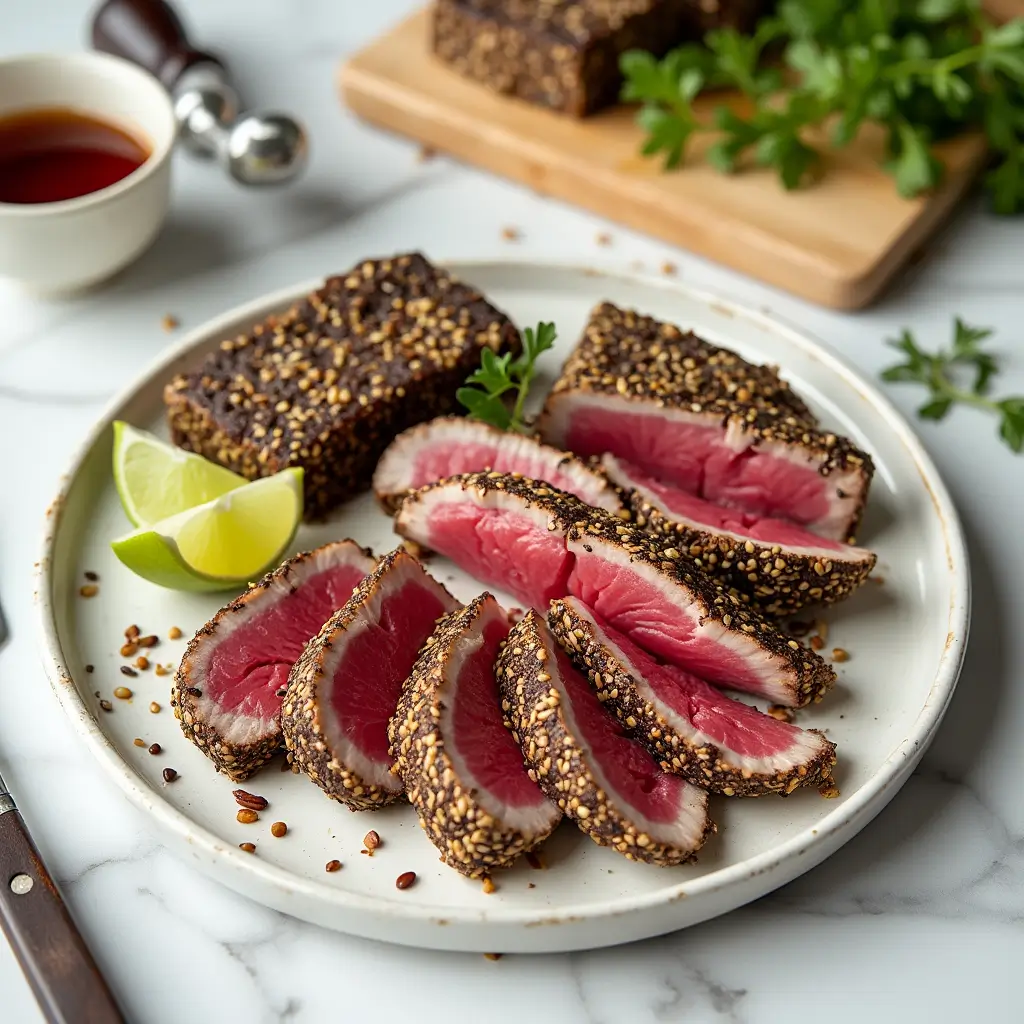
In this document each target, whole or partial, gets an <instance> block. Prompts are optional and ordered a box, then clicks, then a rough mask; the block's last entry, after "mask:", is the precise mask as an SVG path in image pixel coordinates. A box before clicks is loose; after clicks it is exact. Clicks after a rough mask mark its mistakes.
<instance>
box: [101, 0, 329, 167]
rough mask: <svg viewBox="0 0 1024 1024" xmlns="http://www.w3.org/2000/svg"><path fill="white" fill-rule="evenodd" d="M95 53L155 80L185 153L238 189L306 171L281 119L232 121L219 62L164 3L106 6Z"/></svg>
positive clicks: (109, 2) (290, 124) (293, 125)
mask: <svg viewBox="0 0 1024 1024" xmlns="http://www.w3.org/2000/svg"><path fill="white" fill-rule="evenodd" d="M92 44H93V46H94V47H95V48H96V49H97V50H102V51H103V52H105V53H111V54H114V55H115V56H117V57H124V58H125V59H126V60H130V61H132V62H133V63H135V64H138V65H140V66H141V67H143V68H145V69H146V70H147V71H149V72H150V73H151V74H153V75H155V76H156V77H157V78H159V79H160V81H161V82H163V84H164V85H165V86H166V87H167V89H168V90H169V91H170V93H171V97H172V99H173V101H174V111H175V114H176V115H177V118H178V124H179V126H180V139H181V142H182V143H183V144H184V146H185V147H186V148H187V149H188V150H189V151H190V152H192V153H195V154H197V155H198V156H203V157H206V158H211V157H212V158H216V159H217V160H218V161H219V162H220V164H221V165H222V166H223V167H224V168H225V170H227V172H228V173H229V174H230V175H231V177H232V178H234V179H235V181H238V182H240V183H241V184H243V185H277V184H280V183H282V182H285V181H289V180H290V179H291V178H293V177H295V175H296V174H298V173H299V172H300V171H301V170H302V168H303V167H304V166H305V164H306V159H307V156H308V152H309V145H308V142H307V139H306V133H305V131H304V130H303V128H302V126H301V125H300V124H298V122H296V121H295V120H294V119H292V118H291V117H288V116H287V115H285V114H278V113H269V112H249V113H243V114H239V100H238V95H237V93H236V92H235V90H234V88H233V87H232V85H231V82H230V77H229V75H228V70H227V67H226V66H225V64H224V63H223V61H221V60H220V59H219V58H218V57H216V56H214V55H213V54H212V53H208V52H206V51H204V50H198V49H196V48H195V47H193V46H192V44H191V43H190V42H189V39H188V35H187V34H186V32H185V29H184V26H183V25H182V23H181V19H180V18H179V17H178V15H177V14H176V13H175V11H174V9H173V8H172V7H171V5H170V4H168V3H166V2H165V0H106V2H105V3H104V4H102V5H101V6H100V7H99V9H98V10H97V11H96V14H95V16H94V17H93V22H92Z"/></svg>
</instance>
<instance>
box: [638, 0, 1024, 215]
mask: <svg viewBox="0 0 1024 1024" xmlns="http://www.w3.org/2000/svg"><path fill="white" fill-rule="evenodd" d="M778 55H781V57H780V59H779V60H778V61H776V62H775V65H773V64H772V63H771V62H770V61H768V60H767V59H766V58H767V57H772V58H773V59H774V58H775V57H776V56H778ZM621 67H622V72H623V75H624V77H625V83H624V86H623V91H622V98H623V99H624V100H627V101H632V102H640V103H642V104H643V106H642V108H641V110H640V113H639V115H638V117H637V121H638V123H639V124H640V126H641V127H642V128H643V129H644V131H645V132H646V133H647V137H646V140H645V141H644V143H643V146H642V152H643V153H644V154H646V155H648V156H653V155H655V154H659V153H660V154H663V158H664V162H665V166H666V167H667V168H672V167H676V166H678V165H679V164H681V163H682V162H683V160H684V158H685V155H686V148H687V144H688V143H689V141H690V139H691V137H692V136H693V135H694V134H696V133H698V132H707V131H711V132H715V133H717V134H718V139H717V140H716V141H715V142H714V143H713V144H712V145H711V146H710V147H709V148H708V150H707V154H706V155H707V160H708V161H709V162H710V163H711V164H712V165H713V166H714V167H716V168H717V169H718V170H720V171H723V172H726V173H729V172H732V171H735V170H736V169H737V167H738V166H739V165H740V161H741V160H742V159H744V158H745V157H747V156H748V155H749V156H750V157H752V159H753V162H754V163H755V164H758V165H761V166H768V167H773V168H775V170H776V171H777V173H778V175H779V178H780V180H781V181H782V184H783V185H784V186H785V187H786V188H787V189H793V188H797V187H799V186H800V185H802V184H804V183H806V182H807V180H808V179H809V178H810V177H811V176H812V175H813V173H814V172H815V171H816V170H817V169H818V168H819V166H820V163H821V153H820V151H819V149H818V148H817V147H816V146H815V145H814V144H812V142H811V141H809V135H808V132H809V130H810V129H820V128H824V129H827V130H828V131H829V132H830V135H831V143H832V145H834V146H837V147H841V146H845V145H847V144H848V143H850V142H851V141H852V140H853V139H854V138H856V136H857V133H858V131H859V130H860V128H861V126H862V125H864V124H865V123H867V122H873V123H875V124H878V125H881V126H882V127H883V129H884V130H885V132H886V138H887V150H888V156H887V159H886V162H885V164H884V166H885V168H886V170H888V171H889V173H890V174H892V176H893V177H894V179H895V182H896V188H897V190H898V191H899V193H900V194H901V195H903V196H906V197H912V196H916V195H919V194H920V193H922V192H924V191H927V190H928V189H930V188H933V187H934V186H935V185H937V184H938V183H939V181H940V180H941V177H942V172H943V167H942V164H941V162H940V161H939V160H937V159H936V158H935V156H934V155H933V154H932V152H931V149H930V144H931V143H932V142H933V141H935V140H938V139H942V138H946V137H949V136H951V135H954V134H956V133H958V132H962V131H965V130H967V129H972V128H980V129H982V130H984V132H985V134H986V136H987V138H988V141H989V144H990V146H991V147H992V149H993V150H994V151H995V153H996V162H995V164H994V166H993V169H992V171H991V172H990V173H989V175H988V177H987V178H986V185H987V187H988V190H989V194H990V196H991V202H992V206H993V209H994V210H995V211H996V212H998V213H1004V214H1010V213H1018V212H1021V211H1024V18H1018V19H1016V20H1014V21H1011V22H1008V23H1006V24H1005V25H1001V26H997V25H995V24H994V23H993V22H992V21H991V20H990V19H989V18H988V17H987V16H986V15H985V14H984V13H983V12H982V11H981V10H980V9H979V7H978V5H977V0H782V2H781V3H779V5H778V8H777V11H776V14H775V15H773V16H771V17H768V18H763V19H762V20H761V21H760V22H759V23H758V25H757V28H756V30H755V31H754V32H753V34H751V35H743V34H741V33H739V32H737V31H736V30H735V29H718V30H716V31H713V32H709V33H708V34H707V35H706V36H705V38H704V43H703V45H693V44H689V45H687V46H684V47H680V48H679V49H677V50H673V51H672V52H671V53H669V54H668V55H667V56H665V57H664V58H662V59H661V60H658V59H656V58H655V57H653V56H652V55H651V54H650V53H647V52H645V51H642V50H632V51H629V52H627V53H625V54H623V55H622V58H621ZM722 86H726V87H729V88H733V89H738V90H739V91H740V92H741V93H743V95H744V96H745V97H747V109H748V110H749V111H750V112H749V113H739V112H737V111H734V110H733V109H731V108H730V107H727V106H725V105H724V104H722V105H719V106H718V107H717V108H716V110H715V112H714V115H713V117H712V121H711V123H710V124H707V123H704V122H702V121H701V120H700V118H699V117H698V116H697V114H696V112H695V110H694V106H693V102H694V100H695V99H696V97H697V95H698V94H699V93H700V92H701V91H702V90H703V89H705V88H718V87H722Z"/></svg>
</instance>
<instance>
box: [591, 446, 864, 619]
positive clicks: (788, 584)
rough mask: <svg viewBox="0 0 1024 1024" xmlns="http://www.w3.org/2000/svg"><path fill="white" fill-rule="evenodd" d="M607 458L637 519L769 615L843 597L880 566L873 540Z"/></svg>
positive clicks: (605, 462) (606, 465)
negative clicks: (767, 513)
mask: <svg viewBox="0 0 1024 1024" xmlns="http://www.w3.org/2000/svg"><path fill="white" fill-rule="evenodd" d="M602 465H603V466H604V468H605V470H606V472H607V473H608V476H609V478H610V479H611V480H612V481H614V482H615V483H616V484H618V485H619V487H621V488H623V489H624V490H625V491H626V492H627V494H628V500H629V504H630V507H631V508H632V511H633V515H634V519H635V521H636V523H637V525H638V526H642V527H645V528H647V529H649V530H653V531H654V532H657V533H661V534H664V535H666V536H668V537H669V538H670V539H671V540H672V542H673V543H674V544H675V546H676V547H677V548H679V549H680V550H681V551H683V552H685V553H686V554H688V555H689V556H690V558H692V559H693V561H694V563H695V564H696V565H698V566H699V567H700V568H701V569H703V570H704V571H705V572H707V573H708V574H709V575H710V576H713V577H715V578H716V579H718V580H720V581H721V582H722V583H723V584H724V585H725V586H727V587H735V588H736V590H737V591H738V592H739V593H741V594H747V595H748V596H749V597H750V599H751V600H752V601H753V602H754V603H755V604H756V605H757V606H758V607H759V608H760V609H761V610H762V611H764V612H766V613H767V614H769V615H791V614H792V613H794V612H798V611H800V610H801V609H802V608H804V607H805V606H806V605H809V604H834V603H835V602H836V601H841V600H842V599H843V598H845V597H849V595H850V594H852V593H853V591H855V590H856V589H857V588H858V587H860V586H861V584H863V583H864V582H865V580H867V578H868V576H869V575H870V574H871V571H872V569H874V567H875V562H876V556H875V554H874V552H873V551H868V550H867V549H866V548H858V547H853V546H852V545H849V544H841V543H839V542H838V541H834V540H826V539H825V538H824V537H819V536H817V534H814V533H811V532H810V531H809V530H808V529H806V528H805V527H802V526H799V525H797V524H796V523H793V522H790V521H788V520H785V519H772V518H770V517H764V516H758V515H754V514H752V513H749V512H740V511H737V510H736V509H733V508H729V507H726V506H724V505H715V504H714V503H713V502H709V501H705V500H704V499H703V498H697V497H695V496H694V495H692V494H689V493H688V492H686V491H683V490H680V489H679V488H678V487H673V486H672V485H671V484H666V483H663V482H662V481H660V480H656V479H654V478H653V477H650V476H648V475H647V474H646V473H644V471H643V470H641V469H639V468H637V467H636V466H632V465H630V464H629V463H627V462H623V461H622V460H621V459H616V458H615V456H613V455H605V456H604V457H603V459H602Z"/></svg>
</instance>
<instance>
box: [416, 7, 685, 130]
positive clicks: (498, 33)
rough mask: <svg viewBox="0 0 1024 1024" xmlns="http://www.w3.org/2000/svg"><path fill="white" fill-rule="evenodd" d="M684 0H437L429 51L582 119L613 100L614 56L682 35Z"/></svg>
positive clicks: (667, 43) (654, 48)
mask: <svg viewBox="0 0 1024 1024" xmlns="http://www.w3.org/2000/svg"><path fill="white" fill-rule="evenodd" d="M692 12H693V8H692V7H691V6H690V4H688V3H686V2H685V0H682V2H681V0H546V2H540V3H538V2H537V0H439V2H438V3H437V4H436V6H435V8H434V41H433V45H434V52H435V53H436V54H437V56H438V57H440V58H441V59H442V60H443V61H445V62H446V63H448V64H450V65H451V66H452V67H453V68H454V69H455V70H456V71H458V72H459V73H460V74H462V75H465V76H466V77H467V78H473V79H475V80H476V81H478V82H482V83H483V84H484V85H487V86H489V87H490V88H491V89H493V90H495V91H496V92H501V93H505V94H507V95H510V96H515V97H518V98H519V99H522V100H527V101H528V102H530V103H536V104H538V105H540V106H544V107H550V108H551V109H553V110H559V111H562V112H564V113H566V114H574V115H576V116H577V117H582V116H584V115H585V114H590V113H592V112H593V111H595V110H599V109H601V108H602V107H605V106H608V105H609V104H610V103H614V102H615V101H616V100H617V99H618V95H619V87H620V85H621V76H620V75H619V55H620V54H621V53H623V52H624V51H625V50H629V49H634V48H639V49H643V50H649V51H651V52H652V53H655V54H657V55H661V54H663V53H665V52H666V51H667V50H669V49H670V48H671V47H672V46H675V45H677V44H678V43H680V42H681V41H682V40H683V39H685V38H689V37H690V35H691V33H690V30H689V28H688V26H690V25H691V24H692V21H693V13H692Z"/></svg>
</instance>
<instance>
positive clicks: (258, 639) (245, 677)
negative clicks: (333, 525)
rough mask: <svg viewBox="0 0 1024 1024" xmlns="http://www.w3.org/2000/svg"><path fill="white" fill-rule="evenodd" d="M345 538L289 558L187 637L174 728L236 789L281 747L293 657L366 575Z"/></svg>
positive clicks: (369, 562) (366, 561)
mask: <svg viewBox="0 0 1024 1024" xmlns="http://www.w3.org/2000/svg"><path fill="white" fill-rule="evenodd" d="M373 566H374V560H373V556H372V554H371V553H370V552H369V551H367V550H365V549H364V548H361V547H359V545H358V544H355V543H354V542H353V541H350V540H343V541H338V542H337V543H334V544H325V545H324V546H323V547H322V548H317V549H316V550H315V551H310V552H307V553H306V554H303V555H296V557H295V558H290V559H289V560H288V561H287V562H285V563H284V565H282V566H281V567H280V568H279V569H276V570H275V571H274V572H272V573H270V574H269V575H267V576H265V577H264V578H263V579H262V580H260V582H259V583H257V584H255V585H254V586H252V587H250V588H249V589H248V590H247V591H246V592H245V593H244V594H242V595H241V597H239V598H237V599H236V600H234V601H232V602H231V603H230V604H229V605H226V606H225V607H224V608H222V609H221V610H220V611H219V612H217V614H216V615H215V616H214V617H213V618H212V619H211V620H210V621H209V622H208V623H207V624H206V625H205V626H203V628H202V629H200V630H199V632H198V633H196V635H195V636H194V637H193V639H192V641H191V643H189V645H188V648H187V650H186V651H185V656H184V657H183V658H182V659H181V665H180V666H179V667H178V671H177V673H176V674H175V676H174V684H173V688H172V690H171V707H172V708H174V715H175V717H176V718H177V719H178V721H179V723H180V724H181V730H182V732H184V734H185V735H186V736H187V737H188V738H189V739H190V740H191V741H192V742H193V743H194V744H195V745H196V746H197V747H199V749H200V750H202V751H203V753H204V754H206V756H207V757H208V758H210V760H211V761H213V763H214V764H215V765H216V766H217V770H218V771H222V772H224V774H225V775H227V776H229V777H230V778H232V779H234V780H235V781H238V782H240V781H241V780H242V779H245V778H248V776H250V775H251V774H252V773H253V772H254V771H256V769H257V768H259V767H260V766H261V765H262V764H264V763H265V762H267V761H269V760H270V759H271V758H272V757H273V756H274V754H275V753H276V752H277V751H278V750H279V749H280V748H281V744H282V738H281V697H282V695H283V693H284V687H285V685H286V684H287V682H288V673H289V672H290V671H291V667H292V664H293V663H294V662H295V659H296V658H298V656H299V655H300V654H301V653H302V649H303V647H304V646H305V645H306V642H307V641H308V640H309V638H310V637H311V636H314V635H315V634H316V633H317V631H318V630H319V629H320V627H321V626H322V625H323V624H324V622H325V621H326V620H327V619H328V618H330V616H331V615H332V614H333V613H334V611H335V610H336V609H338V608H340V607H341V606H342V605H343V604H344V603H345V602H346V601H347V600H348V599H349V597H350V596H351V594H352V591H353V590H354V589H355V587H356V586H357V585H358V583H359V582H360V580H362V579H363V577H364V576H365V575H366V574H367V573H368V572H371V571H372V570H373Z"/></svg>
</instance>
